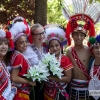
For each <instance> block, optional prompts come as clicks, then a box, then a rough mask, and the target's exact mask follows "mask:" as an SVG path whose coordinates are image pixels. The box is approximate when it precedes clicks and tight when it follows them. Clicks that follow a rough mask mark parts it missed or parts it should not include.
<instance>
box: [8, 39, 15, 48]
mask: <svg viewBox="0 0 100 100" xmlns="http://www.w3.org/2000/svg"><path fill="white" fill-rule="evenodd" d="M9 47H10V48H11V49H14V42H13V40H12V39H9Z"/></svg>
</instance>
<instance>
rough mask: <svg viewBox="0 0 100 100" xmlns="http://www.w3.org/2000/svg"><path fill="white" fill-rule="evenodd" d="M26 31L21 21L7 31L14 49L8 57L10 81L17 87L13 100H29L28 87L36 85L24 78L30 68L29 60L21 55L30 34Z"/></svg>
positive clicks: (25, 25)
mask: <svg viewBox="0 0 100 100" xmlns="http://www.w3.org/2000/svg"><path fill="white" fill-rule="evenodd" d="M27 30H29V29H28V25H27V24H26V22H22V21H21V22H19V21H16V22H15V23H14V24H13V25H12V27H11V28H10V29H9V32H10V33H11V35H12V39H13V42H14V49H15V50H14V51H13V52H12V53H11V56H10V65H11V67H12V70H11V81H12V85H13V86H16V87H17V93H16V95H15V97H14V99H13V100H30V99H29V94H30V90H31V88H30V85H32V86H35V85H36V83H35V82H33V81H29V80H27V79H26V77H25V76H24V74H27V71H28V69H29V68H30V67H31V64H30V62H29V60H28V59H27V58H26V57H25V56H24V55H23V52H24V51H25V50H26V49H27V45H28V40H27V36H28V35H29V34H30V32H29V31H27Z"/></svg>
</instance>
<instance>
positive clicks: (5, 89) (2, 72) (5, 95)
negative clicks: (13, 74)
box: [0, 62, 16, 100]
mask: <svg viewBox="0 0 100 100" xmlns="http://www.w3.org/2000/svg"><path fill="white" fill-rule="evenodd" d="M15 93H16V90H15V91H12V89H11V81H10V74H9V72H8V71H7V69H6V66H5V64H4V63H3V62H1V63H0V100H13V97H14V95H15Z"/></svg>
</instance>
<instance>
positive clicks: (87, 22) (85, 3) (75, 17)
mask: <svg viewBox="0 0 100 100" xmlns="http://www.w3.org/2000/svg"><path fill="white" fill-rule="evenodd" d="M61 6H62V12H63V15H64V16H65V18H66V19H67V20H69V21H68V24H67V28H66V37H67V40H68V45H70V44H71V39H70V34H71V33H74V32H77V31H78V32H81V33H84V34H85V33H88V34H89V37H92V36H95V28H94V24H96V23H97V22H98V21H99V16H100V3H99V2H94V1H93V2H92V3H91V4H90V2H89V0H70V2H67V1H66V0H62V2H61ZM79 24H81V26H79ZM86 35H87V34H85V36H86ZM72 56H73V58H74V59H75V61H76V64H77V65H78V67H79V69H80V70H81V71H82V73H84V74H85V75H86V77H87V78H88V79H89V74H88V71H87V69H85V68H84V65H83V64H82V63H81V61H80V59H79V58H78V56H77V54H76V51H75V49H74V48H72ZM87 83H88V82H87V81H83V80H76V79H75V80H72V82H71V85H72V90H71V96H72V97H71V100H80V99H81V97H82V98H85V100H87V99H88V98H87V95H88V93H87V87H88V85H87ZM83 84H85V85H83ZM83 90H84V91H83ZM81 92H82V93H81Z"/></svg>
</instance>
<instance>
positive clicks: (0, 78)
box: [0, 68, 8, 94]
mask: <svg viewBox="0 0 100 100" xmlns="http://www.w3.org/2000/svg"><path fill="white" fill-rule="evenodd" d="M7 86H8V77H7V75H6V73H5V72H4V70H3V69H2V68H0V94H2V93H3V92H4V90H5V89H6V88H7Z"/></svg>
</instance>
